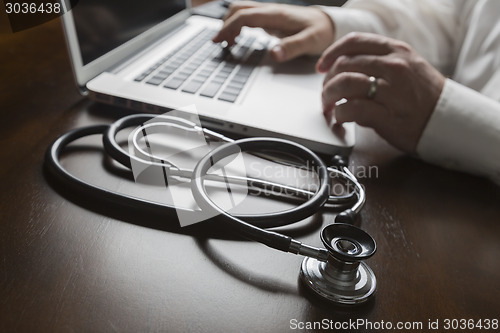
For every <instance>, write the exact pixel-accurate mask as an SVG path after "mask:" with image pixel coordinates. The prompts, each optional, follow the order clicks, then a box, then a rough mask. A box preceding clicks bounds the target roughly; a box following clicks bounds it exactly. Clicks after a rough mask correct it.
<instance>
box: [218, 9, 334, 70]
mask: <svg viewBox="0 0 500 333" xmlns="http://www.w3.org/2000/svg"><path fill="white" fill-rule="evenodd" d="M244 26H248V27H259V28H263V29H264V30H266V31H267V32H268V33H269V34H272V35H275V36H277V37H279V38H280V39H281V40H280V43H279V44H278V45H276V46H275V47H274V48H273V49H272V50H271V55H272V56H273V58H274V59H275V60H276V61H279V62H282V61H286V60H290V59H293V58H296V57H298V56H301V55H319V54H321V53H322V52H323V51H324V50H326V48H327V47H328V46H330V45H331V44H332V43H333V41H334V37H335V27H334V24H333V22H332V21H331V19H330V17H329V16H328V15H327V14H326V13H324V12H323V11H322V10H320V9H319V8H315V7H300V6H293V5H283V4H271V3H260V2H254V1H236V2H233V3H232V4H231V5H230V6H229V10H228V13H227V14H226V16H225V17H224V26H223V27H222V29H221V30H220V31H219V33H218V34H217V35H216V36H215V37H214V38H213V41H214V42H215V43H220V42H223V41H226V42H227V43H228V45H233V44H234V43H235V41H234V40H235V38H236V37H237V36H238V35H239V34H240V31H241V28H242V27H244Z"/></svg>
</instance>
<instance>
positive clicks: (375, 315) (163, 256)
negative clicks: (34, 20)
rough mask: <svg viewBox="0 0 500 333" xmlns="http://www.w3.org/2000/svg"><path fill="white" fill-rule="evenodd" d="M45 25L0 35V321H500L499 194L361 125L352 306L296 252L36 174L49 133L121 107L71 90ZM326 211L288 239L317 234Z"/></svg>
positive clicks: (220, 326) (1, 326) (64, 61)
mask: <svg viewBox="0 0 500 333" xmlns="http://www.w3.org/2000/svg"><path fill="white" fill-rule="evenodd" d="M57 23H58V22H51V23H48V24H45V25H43V26H40V27H37V28H35V29H30V30H28V31H24V32H20V33H16V34H10V35H2V36H0V77H1V83H0V97H1V107H0V110H1V112H2V121H1V122H0V126H1V131H0V133H1V142H2V163H1V166H0V177H1V184H2V192H1V197H0V207H1V222H0V287H1V288H0V331H2V332H14V331H22V332H29V331H37V332H54V331H60V332H67V331H81V332H89V331H90V332H103V331H129V332H142V331H165V332H186V331H200V332H232V331H242V332H255V331H267V332H286V331H289V330H291V329H292V328H294V327H292V326H293V323H298V322H312V321H322V320H323V319H326V320H332V322H333V323H334V322H337V323H342V322H348V321H349V320H357V319H365V320H367V321H369V322H371V323H374V324H375V325H376V324H377V323H378V324H379V325H380V324H381V322H382V321H384V323H385V325H387V323H388V322H391V323H393V324H394V325H396V323H397V322H409V323H422V325H423V328H424V329H423V330H420V331H422V332H423V331H428V329H427V325H428V322H429V320H431V321H435V320H439V321H440V322H439V324H440V328H441V331H443V327H444V326H443V325H444V320H445V319H458V320H459V319H474V320H479V319H482V320H485V319H490V320H493V319H500V314H499V312H498V309H500V287H499V285H500V284H499V281H500V260H499V257H500V204H499V203H500V189H499V188H498V187H496V186H494V185H492V184H490V183H489V182H488V181H486V180H482V179H479V178H476V177H472V176H468V175H464V174H460V173H455V172H449V171H446V170H443V169H440V168H438V167H434V166H430V165H427V164H425V163H422V162H420V161H418V160H414V159H412V158H409V157H405V156H402V155H401V154H400V153H398V152H397V151H395V150H394V149H392V148H391V147H389V146H388V145H387V144H386V143H384V142H383V141H382V140H380V139H379V138H377V137H376V136H375V135H374V134H373V133H372V132H371V131H370V130H365V129H360V130H359V131H358V145H357V147H356V149H355V151H354V152H353V155H352V161H353V163H354V164H355V165H358V166H365V167H368V166H377V168H378V177H375V176H372V177H371V178H369V179H363V183H364V185H365V186H366V190H367V194H368V200H367V203H366V207H365V209H364V211H363V213H362V227H363V228H364V229H365V230H367V231H368V232H369V233H371V234H372V235H373V236H374V238H375V239H376V240H377V243H378V252H377V254H376V255H375V256H374V257H373V258H372V259H370V260H369V261H368V262H369V264H370V266H371V267H372V268H373V270H374V271H375V273H376V275H377V278H378V293H377V296H376V298H375V300H374V301H373V302H371V303H370V304H368V305H367V306H363V307H361V308H355V309H339V308H336V307H333V306H331V305H330V304H326V303H323V302H321V301H318V300H317V299H316V298H314V297H312V296H311V295H309V293H307V292H306V291H305V290H304V288H303V287H301V286H300V284H299V283H298V279H297V276H298V270H299V264H300V261H301V258H300V257H297V256H293V255H287V254H282V253H278V252H275V251H273V250H270V249H268V248H266V247H264V246H262V245H260V244H255V243H250V242H246V241H241V240H239V239H237V238H234V236H233V235H232V234H231V233H228V232H225V231H223V230H212V229H211V228H203V227H202V228H195V230H192V232H191V231H186V230H185V229H181V228H179V227H177V225H176V222H175V221H173V220H172V219H168V218H159V217H150V219H145V218H144V217H143V216H142V215H140V214H136V213H133V212H128V211H127V210H122V209H117V208H116V207H110V206H105V205H99V203H95V202H92V201H89V200H87V198H79V197H78V195H75V194H71V193H67V192H65V191H64V189H61V188H58V186H57V185H56V184H49V181H48V179H47V177H46V176H45V175H44V172H43V168H42V164H43V156H44V152H45V149H46V148H47V146H48V145H49V143H50V142H51V141H52V140H54V139H55V138H56V137H57V136H59V135H60V134H61V133H63V132H64V131H66V130H69V129H71V128H74V127H77V126H81V125H85V124H92V123H101V122H110V121H111V120H112V118H113V117H115V116H116V114H118V113H120V112H121V111H119V110H115V109H110V108H109V107H106V106H102V105H96V104H93V103H91V102H89V101H88V100H86V99H84V98H82V97H81V96H79V95H78V94H77V92H76V89H75V88H74V85H73V80H72V74H71V70H70V65H69V61H68V57H67V55H66V52H65V46H64V42H63V36H62V33H61V29H60V27H59V25H58V24H57ZM7 79H9V80H7ZM76 154H78V152H76ZM81 154H84V152H82V153H81ZM94 154H97V156H98V159H97V160H96V161H100V160H102V153H101V152H100V151H98V150H97V151H94ZM99 156H100V157H99ZM99 158H100V159H99ZM85 161H87V162H85ZM91 161H93V160H92V159H88V160H86V159H83V162H78V163H79V164H77V165H76V166H75V167H76V168H77V169H78V170H80V171H82V172H84V173H87V175H88V176H91V177H92V176H93V172H94V170H97V169H99V168H101V165H100V164H99V163H97V164H96V163H93V162H91ZM68 163H69V162H68ZM96 172H97V171H96ZM97 181H99V182H103V183H106V184H108V183H109V184H111V185H112V182H113V181H114V180H113V179H110V180H108V179H97ZM332 217H333V216H332V215H329V214H324V215H323V216H318V217H316V218H315V219H313V220H312V221H311V222H310V223H309V224H308V226H307V227H304V228H297V229H294V231H293V232H294V236H297V237H298V238H299V239H301V240H304V241H306V242H308V243H311V244H315V245H320V242H319V239H318V232H319V229H320V227H321V225H322V224H323V225H324V224H326V223H328V222H329V221H331V220H332ZM148 221H149V222H148ZM294 320H296V321H294ZM291 323H292V326H291ZM483 323H484V322H483ZM385 327H387V326H385ZM358 331H359V332H363V331H373V329H372V330H370V329H367V328H366V327H360V328H359V330H358ZM380 331H384V330H380ZM393 331H397V330H396V329H395V328H394V329H393ZM410 331H411V330H410ZM416 331H419V330H416ZM465 331H467V330H465ZM469 331H470V332H472V331H474V330H469ZM475 331H479V330H477V329H476V330H475ZM490 331H492V330H490Z"/></svg>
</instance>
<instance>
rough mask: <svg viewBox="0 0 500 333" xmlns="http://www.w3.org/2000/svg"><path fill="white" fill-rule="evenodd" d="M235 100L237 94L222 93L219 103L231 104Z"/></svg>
mask: <svg viewBox="0 0 500 333" xmlns="http://www.w3.org/2000/svg"><path fill="white" fill-rule="evenodd" d="M237 98H238V95H237V94H233V93H229V92H223V93H222V94H220V96H219V99H220V100H221V101H226V102H231V103H233V102H234V101H235V100H236V99H237Z"/></svg>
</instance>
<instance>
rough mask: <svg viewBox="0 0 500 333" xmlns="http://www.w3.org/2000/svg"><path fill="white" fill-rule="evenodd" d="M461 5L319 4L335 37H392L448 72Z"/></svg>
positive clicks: (369, 0) (412, 1) (431, 1)
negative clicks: (368, 34)
mask: <svg viewBox="0 0 500 333" xmlns="http://www.w3.org/2000/svg"><path fill="white" fill-rule="evenodd" d="M462 5H463V1H461V0H418V1H417V0H351V1H348V2H347V3H346V4H345V5H344V6H343V7H324V6H322V7H321V8H322V9H323V11H325V12H326V13H327V14H328V15H329V16H330V17H331V18H332V21H333V22H334V24H335V28H336V38H337V39H338V38H340V37H342V36H344V35H346V34H347V33H349V32H352V31H358V32H372V33H378V34H381V35H385V36H388V37H392V38H396V39H399V40H402V41H405V42H407V43H409V44H410V45H411V46H412V47H413V48H414V49H415V50H416V51H417V52H418V53H419V54H421V55H422V56H423V57H424V58H425V59H427V61H429V62H430V63H431V64H432V65H434V66H435V67H436V68H438V69H439V70H441V71H442V72H444V73H451V71H452V70H453V63H454V61H455V60H456V59H455V55H454V54H455V48H454V39H456V38H457V32H458V27H459V24H458V23H459V13H460V10H461V7H462Z"/></svg>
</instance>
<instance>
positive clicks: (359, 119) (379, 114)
mask: <svg viewBox="0 0 500 333" xmlns="http://www.w3.org/2000/svg"><path fill="white" fill-rule="evenodd" d="M385 113H386V112H385V108H384V107H383V106H382V105H381V104H379V103H377V102H375V101H372V100H367V99H352V100H349V101H347V102H346V103H344V104H341V105H338V106H336V107H335V121H336V123H337V124H343V123H348V122H355V123H357V124H359V125H361V126H365V127H377V124H378V123H379V122H380V121H384V114H385Z"/></svg>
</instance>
